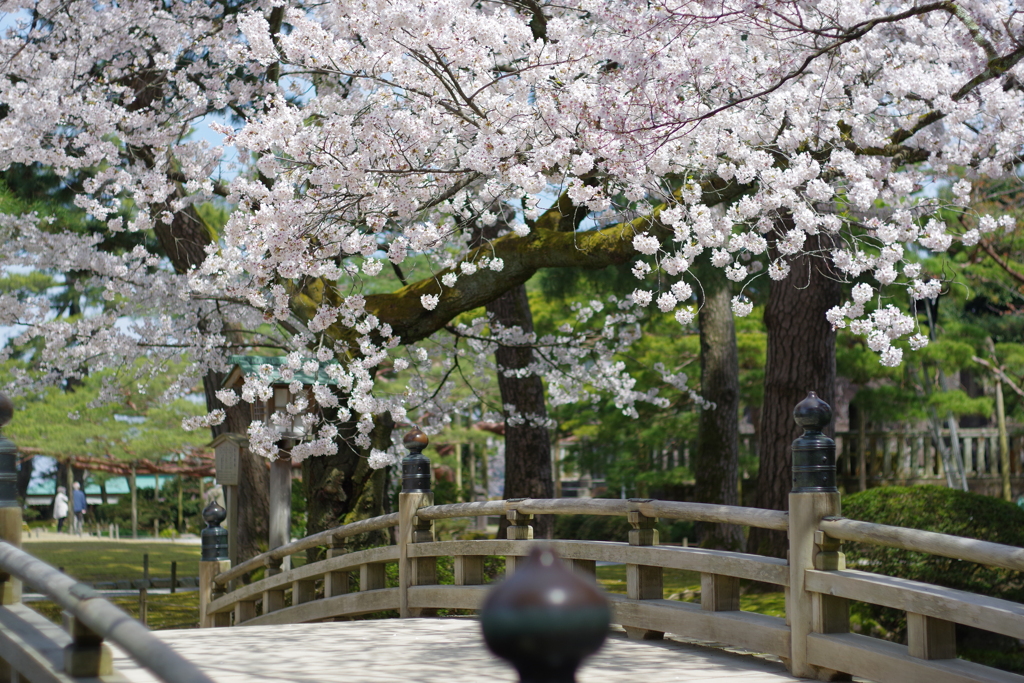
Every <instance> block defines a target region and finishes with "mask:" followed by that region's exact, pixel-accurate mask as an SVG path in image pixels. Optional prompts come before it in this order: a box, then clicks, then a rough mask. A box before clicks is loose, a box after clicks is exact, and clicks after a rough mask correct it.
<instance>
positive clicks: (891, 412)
mask: <svg viewBox="0 0 1024 683" xmlns="http://www.w3.org/2000/svg"><path fill="white" fill-rule="evenodd" d="M852 403H853V405H855V406H856V407H857V409H858V410H862V411H864V412H865V413H866V414H867V417H868V419H869V420H872V421H877V422H885V421H889V420H892V419H893V416H899V419H901V420H911V419H923V418H924V417H925V416H926V413H925V411H924V406H923V405H922V401H921V397H920V396H918V394H917V392H915V391H913V390H912V389H906V388H904V387H900V386H895V385H892V384H883V385H881V386H878V387H868V388H864V389H861V390H860V391H858V392H857V395H856V396H855V397H854V399H853V401H852Z"/></svg>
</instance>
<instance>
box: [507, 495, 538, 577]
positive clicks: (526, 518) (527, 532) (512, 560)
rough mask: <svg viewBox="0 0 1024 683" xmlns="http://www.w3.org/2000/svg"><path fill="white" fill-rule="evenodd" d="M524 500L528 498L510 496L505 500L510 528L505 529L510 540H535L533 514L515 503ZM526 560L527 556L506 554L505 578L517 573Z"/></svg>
mask: <svg viewBox="0 0 1024 683" xmlns="http://www.w3.org/2000/svg"><path fill="white" fill-rule="evenodd" d="M523 500H526V499H525V498H509V499H508V500H506V501H505V518H506V519H507V520H508V521H509V525H508V528H507V529H506V530H505V538H507V539H508V540H510V541H530V540H533V526H532V525H531V524H530V522H532V521H533V515H530V514H526V513H523V512H520V511H519V510H517V509H516V508H515V504H516V503H518V502H520V501H523ZM525 561H526V558H525V557H518V556H516V555H506V556H505V578H508V577H510V576H512V575H513V574H515V573H516V569H518V568H519V566H520V565H521V564H523V562H525Z"/></svg>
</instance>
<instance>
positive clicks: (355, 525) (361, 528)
mask: <svg viewBox="0 0 1024 683" xmlns="http://www.w3.org/2000/svg"><path fill="white" fill-rule="evenodd" d="M392 526H398V513H397V512H393V513H391V514H390V515H381V516H380V517H371V518H370V519H362V520H359V521H358V522H352V523H351V524H343V525H342V526H339V527H335V528H333V529H328V530H327V531H321V532H320V533H316V534H313V535H312V536H306V537H305V538H300V539H298V540H297V541H292V542H291V543H286V544H284V545H282V546H280V547H279V548H274V549H273V550H269V551H267V552H265V553H260V554H259V555H257V556H255V557H251V558H249V559H248V560H246V561H245V562H242V563H240V564H238V565H236V566H234V567H232V568H231V569H229V570H228V571H226V572H222V573H220V574H217V576H215V577H213V582H214V583H215V584H217V585H218V586H224V585H227V583H228V582H229V581H233V580H234V579H237V578H239V577H240V576H243V575H245V574H248V573H249V572H251V571H255V570H257V569H259V568H260V567H265V566H267V565H268V564H270V563H271V562H272V561H277V560H282V559H284V558H286V557H288V556H289V555H293V554H295V553H297V552H301V551H303V550H308V549H309V548H316V547H317V546H321V545H327V544H328V543H331V542H333V541H335V540H338V539H342V538H348V537H350V536H358V535H359V534H366V533H370V532H371V531H379V530H381V529H387V528H388V527H392Z"/></svg>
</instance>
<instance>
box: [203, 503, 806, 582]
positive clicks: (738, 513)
mask: <svg viewBox="0 0 1024 683" xmlns="http://www.w3.org/2000/svg"><path fill="white" fill-rule="evenodd" d="M511 509H515V510H519V511H520V512H523V513H525V514H531V515H625V514H626V513H628V512H629V511H630V510H639V511H640V512H642V513H643V514H645V515H647V516H649V517H663V518H665V519H680V520H687V521H694V522H712V523H718V524H737V525H740V526H754V527H760V528H762V529H776V530H780V531H785V530H786V528H787V527H788V519H789V517H788V515H787V513H785V512H780V511H778V510H760V509H757V508H743V507H736V506H731V505H710V504H706V503H680V502H674V501H664V500H647V499H644V500H637V499H629V500H622V499H618V498H524V499H521V500H495V501H486V502H483V501H481V502H475V503H453V504H450V505H431V506H429V507H425V508H421V509H420V510H418V511H417V513H416V515H417V516H418V517H420V518H421V519H424V520H436V519H451V518H456V517H479V516H482V515H501V514H504V513H505V512H506V511H507V510H511ZM397 525H398V513H392V514H390V515H383V516H381V517H373V518H371V519H364V520H360V521H358V522H352V523H351V524H345V525H343V526H339V527H335V528H333V529H328V530H327V531H321V532H319V533H316V534H313V535H311V536H306V537H305V538H300V539H299V540H297V541H292V542H291V543H286V544H285V545H282V546H281V547H279V548H274V549H273V550H270V551H267V552H265V553H261V554H259V555H256V556H255V557H252V558H250V559H248V560H246V561H245V562H242V563H240V564H238V565H236V566H234V567H232V568H231V569H229V570H228V571H226V572H222V573H220V574H218V575H217V576H215V577H214V579H213V582H214V583H215V584H217V585H218V586H224V585H227V583H228V582H229V581H233V580H234V579H237V578H239V577H241V576H243V575H245V574H248V573H249V572H251V571H255V570H257V569H259V568H261V567H265V566H267V565H268V564H270V563H272V562H275V561H279V560H282V559H284V558H285V557H288V556H289V555H292V554H294V553H297V552H301V551H303V550H308V549H309V548H315V547H317V546H321V545H327V544H328V543H331V542H332V541H335V540H338V539H341V538H347V537H349V536H356V535H358V534H364V533H368V532H371V531H378V530H380V529H386V528H388V527H392V526H397Z"/></svg>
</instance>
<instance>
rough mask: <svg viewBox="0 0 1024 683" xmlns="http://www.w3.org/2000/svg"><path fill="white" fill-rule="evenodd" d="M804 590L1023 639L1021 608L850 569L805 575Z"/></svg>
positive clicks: (1007, 602)
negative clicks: (805, 588) (805, 587)
mask: <svg viewBox="0 0 1024 683" xmlns="http://www.w3.org/2000/svg"><path fill="white" fill-rule="evenodd" d="M805 581H806V585H807V590H810V591H814V592H816V593H822V594H825V595H833V596H838V597H843V598H847V599H850V600H856V601H858V602H868V603H872V604H875V605H882V606H884V607H892V608H894V609H898V610H904V611H906V612H913V613H915V614H921V615H924V616H929V617H934V618H936V619H943V620H945V621H953V622H956V623H958V624H964V625H966V626H974V627H975V628H981V629H985V630H986V631H994V632H996V633H1002V634H1003V635H1007V636H1010V637H1012V638H1024V605H1020V604H1018V603H1015V602H1010V601H1008V600H1000V599H999V598H990V597H988V596H984V595H977V594H975V593H967V592H965V591H958V590H954V589H952V588H943V587H941V586H933V585H931V584H927V583H921V582H918V581H910V580H909V579H899V578H896V577H892V576H885V575H883V574H871V573H869V572H860V571H855V570H852V569H846V570H841V571H834V572H824V571H818V570H811V571H807V572H806V579H805Z"/></svg>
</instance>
